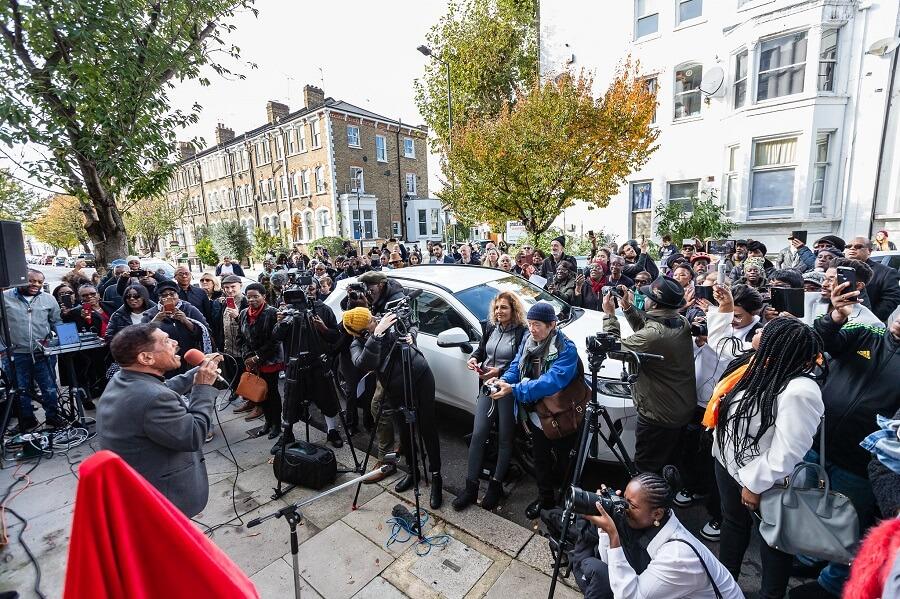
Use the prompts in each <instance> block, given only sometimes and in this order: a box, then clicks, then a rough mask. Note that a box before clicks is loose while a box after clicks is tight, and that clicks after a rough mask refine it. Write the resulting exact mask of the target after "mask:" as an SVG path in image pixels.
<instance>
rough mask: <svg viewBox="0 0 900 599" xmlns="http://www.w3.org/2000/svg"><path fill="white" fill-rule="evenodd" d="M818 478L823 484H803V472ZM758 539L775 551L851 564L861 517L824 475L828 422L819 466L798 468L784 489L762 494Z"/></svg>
mask: <svg viewBox="0 0 900 599" xmlns="http://www.w3.org/2000/svg"><path fill="white" fill-rule="evenodd" d="M807 469H809V470H814V471H815V472H816V473H817V474H818V484H817V485H815V486H812V487H801V486H800V485H799V480H798V479H799V477H800V474H801V473H802V472H803V471H804V470H807ZM758 517H759V519H760V522H759V534H760V535H761V536H762V538H763V540H764V541H765V542H766V543H768V545H769V546H770V547H773V548H774V549H778V550H779V551H783V552H785V553H790V554H791V555H798V554H802V555H808V556H810V557H815V558H818V559H824V560H828V561H831V562H838V563H842V564H849V563H850V562H851V561H852V560H853V554H854V547H855V545H856V543H857V542H858V541H859V517H858V516H857V514H856V509H855V508H854V507H853V504H852V503H851V502H850V498H849V497H847V496H846V495H843V494H842V493H838V492H836V491H832V490H831V481H830V480H829V478H828V473H827V472H826V470H825V421H824V418H823V419H822V425H821V426H820V427H819V463H818V464H813V463H810V462H801V463H799V464H797V467H796V468H794V471H793V472H792V473H791V475H790V476H789V477H787V479H785V482H784V483H783V484H776V485H775V486H774V487H772V488H771V489H769V490H768V491H766V492H765V493H763V494H762V498H761V499H760V505H759V514H758Z"/></svg>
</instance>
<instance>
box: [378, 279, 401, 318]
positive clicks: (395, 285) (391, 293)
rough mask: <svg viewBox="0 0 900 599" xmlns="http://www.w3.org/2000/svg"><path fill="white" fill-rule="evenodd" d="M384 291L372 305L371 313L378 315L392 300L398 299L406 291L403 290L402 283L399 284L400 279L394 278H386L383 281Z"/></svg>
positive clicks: (382, 312)
mask: <svg viewBox="0 0 900 599" xmlns="http://www.w3.org/2000/svg"><path fill="white" fill-rule="evenodd" d="M385 285H387V286H386V287H385V288H384V292H383V293H382V294H381V297H379V298H378V301H377V302H375V303H374V304H373V305H372V308H371V310H372V314H374V315H376V316H378V315H379V314H384V307H385V306H386V305H387V304H389V303H390V302H392V301H394V300H398V299H400V298H401V297H403V296H404V295H406V292H405V291H404V290H403V285H401V284H400V281H397V280H395V279H388V280H387V281H385Z"/></svg>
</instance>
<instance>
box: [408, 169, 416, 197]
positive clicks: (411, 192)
mask: <svg viewBox="0 0 900 599" xmlns="http://www.w3.org/2000/svg"><path fill="white" fill-rule="evenodd" d="M405 179H406V194H407V195H408V196H411V197H418V196H419V191H418V189H419V185H418V177H417V176H416V173H406V176H405ZM410 181H412V189H410V185H409V183H410Z"/></svg>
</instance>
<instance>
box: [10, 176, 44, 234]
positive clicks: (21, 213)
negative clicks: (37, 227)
mask: <svg viewBox="0 0 900 599" xmlns="http://www.w3.org/2000/svg"><path fill="white" fill-rule="evenodd" d="M46 206H47V202H46V201H45V200H42V199H41V198H39V197H38V196H37V194H35V193H34V192H33V191H31V190H30V189H25V188H24V187H22V185H21V184H20V183H19V182H18V181H16V180H15V179H13V178H12V177H11V176H10V174H9V171H7V170H6V169H0V220H14V221H19V222H22V223H30V222H33V221H34V220H35V219H36V218H37V217H38V216H39V215H40V213H41V211H42V210H43V209H44V208H46Z"/></svg>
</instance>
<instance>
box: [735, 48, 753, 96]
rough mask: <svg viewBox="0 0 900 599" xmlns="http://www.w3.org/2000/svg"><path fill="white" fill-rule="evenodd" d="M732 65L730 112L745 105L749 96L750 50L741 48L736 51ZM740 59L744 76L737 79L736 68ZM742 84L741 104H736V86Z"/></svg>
mask: <svg viewBox="0 0 900 599" xmlns="http://www.w3.org/2000/svg"><path fill="white" fill-rule="evenodd" d="M733 56H734V63H733V67H734V68H733V70H732V71H731V76H732V77H733V78H734V80H733V81H732V83H731V94H732V96H733V97H732V100H731V108H732V110H738V109H739V108H743V107H744V106H746V105H747V99H748V98H749V96H750V50H749V49H748V48H742V49H740V50H738V51H737V52H736V53H735V54H734V55H733ZM741 57H743V60H744V76H743V77H739V69H738V66H739V64H740V60H741ZM742 84H743V88H744V97H743V100H741V103H740V104H738V86H739V85H742Z"/></svg>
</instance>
